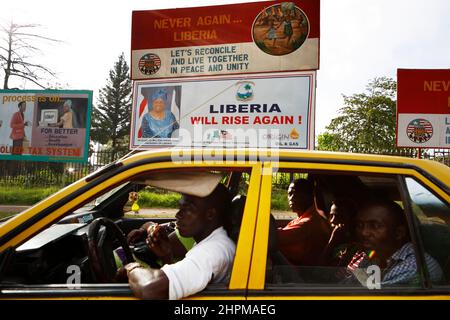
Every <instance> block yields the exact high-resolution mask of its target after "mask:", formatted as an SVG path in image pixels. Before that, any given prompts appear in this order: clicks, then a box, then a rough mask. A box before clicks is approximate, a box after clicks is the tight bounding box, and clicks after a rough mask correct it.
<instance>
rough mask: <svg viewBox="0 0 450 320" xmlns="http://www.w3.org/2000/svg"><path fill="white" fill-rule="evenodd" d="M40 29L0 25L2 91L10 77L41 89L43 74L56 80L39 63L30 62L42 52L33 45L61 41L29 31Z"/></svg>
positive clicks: (27, 25)
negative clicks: (20, 79)
mask: <svg viewBox="0 0 450 320" xmlns="http://www.w3.org/2000/svg"><path fill="white" fill-rule="evenodd" d="M37 27H40V25H39V24H15V23H14V22H10V23H9V25H8V26H3V25H0V34H3V37H2V38H1V39H0V41H1V42H2V44H1V45H0V49H1V51H2V52H4V54H1V55H0V65H2V67H3V69H4V70H3V71H4V83H3V87H4V89H8V83H9V79H10V77H20V78H22V79H25V80H29V81H31V82H33V83H34V84H36V85H38V86H39V87H41V88H45V86H43V85H42V84H41V81H44V80H45V79H44V77H43V76H44V74H47V75H50V76H51V77H55V78H56V74H55V72H53V71H52V70H51V69H50V68H48V67H46V66H43V65H42V64H40V63H36V62H34V61H32V59H33V58H35V57H36V55H37V54H40V53H41V52H42V51H41V49H39V47H38V46H37V45H35V43H37V42H51V43H61V42H63V41H60V40H57V39H53V38H50V37H47V36H43V35H40V34H37V33H33V32H29V31H30V30H32V29H34V28H37Z"/></svg>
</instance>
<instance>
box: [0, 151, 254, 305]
mask: <svg viewBox="0 0 450 320" xmlns="http://www.w3.org/2000/svg"><path fill="white" fill-rule="evenodd" d="M261 168H262V163H261V162H257V161H254V162H248V163H237V162H232V163H228V162H227V163H225V164H223V163H215V162H213V161H211V162H210V161H203V162H202V163H201V164H198V163H172V162H166V161H162V162H158V161H154V159H148V160H147V161H145V160H144V161H142V162H140V163H130V164H128V165H123V166H120V167H118V170H114V171H111V172H108V173H107V174H105V175H104V176H100V177H98V178H97V179H94V180H91V181H89V182H88V183H82V180H84V179H81V180H80V181H79V182H76V183H75V184H74V185H73V186H75V187H76V186H77V185H79V184H82V185H83V186H82V188H79V187H78V189H79V190H78V192H76V193H72V192H70V193H67V194H66V195H65V196H64V197H62V198H61V197H60V196H58V195H59V194H60V193H57V194H55V195H53V196H50V197H49V198H47V199H46V200H44V201H43V202H41V203H40V204H39V206H38V207H37V208H31V212H33V213H34V215H33V218H34V219H33V221H32V223H31V224H26V225H25V226H22V225H21V224H19V225H18V229H15V230H14V229H13V230H14V231H16V236H15V237H13V238H12V239H11V240H10V241H8V242H6V244H8V243H9V246H8V247H6V249H5V250H4V252H7V251H9V250H12V249H14V248H17V247H19V246H20V245H21V244H23V243H24V242H26V241H28V240H29V239H31V238H32V237H33V236H34V235H35V234H37V233H39V232H42V231H43V230H45V229H46V228H47V227H49V226H50V225H52V224H53V223H56V222H57V221H59V220H60V219H61V218H62V217H64V216H66V215H67V214H69V212H71V211H72V212H74V211H76V209H79V208H81V207H82V206H83V205H84V204H85V203H87V202H89V201H91V200H93V199H96V198H97V197H99V195H100V194H106V193H107V192H109V191H111V190H112V189H114V188H115V187H117V186H119V185H121V184H123V183H125V182H127V181H131V180H132V179H133V178H134V177H136V176H140V175H142V174H144V173H148V172H151V171H159V170H167V171H176V170H194V171H195V170H197V171H204V170H217V171H230V172H232V171H235V170H239V171H242V172H248V173H249V174H250V180H249V186H248V194H247V200H246V203H245V207H244V212H243V217H242V222H241V228H240V235H239V239H238V243H237V246H236V254H235V258H234V262H233V267H232V272H231V277H230V282H229V284H228V286H220V287H217V286H211V287H207V288H205V290H203V291H201V292H199V293H197V294H196V295H193V296H192V298H193V299H198V298H199V297H203V296H205V297H208V298H209V299H226V298H229V297H230V296H231V297H233V299H245V291H246V288H247V282H248V276H249V275H248V270H249V269H250V268H249V263H250V257H251V256H252V254H251V253H252V250H253V239H254V230H255V225H256V223H255V220H256V211H257V204H258V203H259V197H260V189H259V186H260V180H261ZM71 189H72V188H71V187H69V188H68V189H67V190H71ZM105 189H106V191H104V190H105ZM45 203H47V204H48V205H49V206H44V207H43V208H44V209H43V210H39V209H42V205H43V204H45ZM20 215H21V214H20ZM30 229H32V230H33V231H30ZM19 230H20V231H19ZM242 230H244V231H245V232H243V233H242V232H241V231H242ZM241 234H243V235H244V238H245V239H242V240H241ZM2 258H5V257H2ZM3 260H4V259H2V261H3ZM0 262H1V261H0ZM4 262H6V261H4ZM74 297H76V298H87V299H89V298H91V299H96V298H98V297H104V298H105V297H114V298H115V299H116V298H119V299H120V298H123V299H130V298H131V299H132V298H134V297H133V296H132V292H131V290H130V289H129V287H128V285H127V284H110V283H108V284H92V283H85V284H80V287H76V288H74V287H69V286H67V285H65V284H42V285H26V284H25V285H23V284H17V285H8V284H1V283H0V299H9V298H50V299H53V298H55V299H57V298H69V299H70V298H74Z"/></svg>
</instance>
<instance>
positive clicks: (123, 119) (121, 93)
mask: <svg viewBox="0 0 450 320" xmlns="http://www.w3.org/2000/svg"><path fill="white" fill-rule="evenodd" d="M131 91H132V86H131V80H130V77H129V67H128V64H127V62H126V61H125V57H124V54H123V53H122V54H121V55H120V56H119V59H118V61H117V62H116V63H115V64H114V68H113V69H111V70H110V71H109V78H108V79H107V82H106V86H105V87H104V88H102V89H100V92H99V99H98V103H97V106H95V107H94V110H93V112H92V130H91V136H92V140H93V141H95V142H98V143H101V144H107V145H108V147H109V148H110V149H111V151H113V154H112V157H113V158H115V157H116V152H118V153H123V152H125V151H127V150H128V136H129V133H130V122H131V101H132V97H131ZM111 160H112V159H111Z"/></svg>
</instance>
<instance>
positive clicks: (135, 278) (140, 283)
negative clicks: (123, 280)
mask: <svg viewBox="0 0 450 320" xmlns="http://www.w3.org/2000/svg"><path fill="white" fill-rule="evenodd" d="M125 269H126V270H127V274H128V283H129V284H130V288H131V290H132V291H133V293H134V295H135V296H136V297H138V298H140V299H168V298H169V279H168V278H167V276H166V274H165V273H164V272H163V271H162V270H159V269H151V268H143V267H141V266H137V265H136V264H133V263H130V264H128V265H126V266H125Z"/></svg>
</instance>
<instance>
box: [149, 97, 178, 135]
mask: <svg viewBox="0 0 450 320" xmlns="http://www.w3.org/2000/svg"><path fill="white" fill-rule="evenodd" d="M167 102H168V93H167V90H166V89H165V88H161V89H158V90H156V91H155V92H154V93H153V94H152V96H151V101H150V103H149V104H148V112H147V113H146V114H145V115H144V117H143V118H142V137H143V138H171V137H172V133H173V132H174V131H175V130H176V129H178V128H179V125H178V122H177V120H176V118H175V116H174V114H173V113H172V112H171V111H170V110H168V109H166V104H167Z"/></svg>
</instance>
